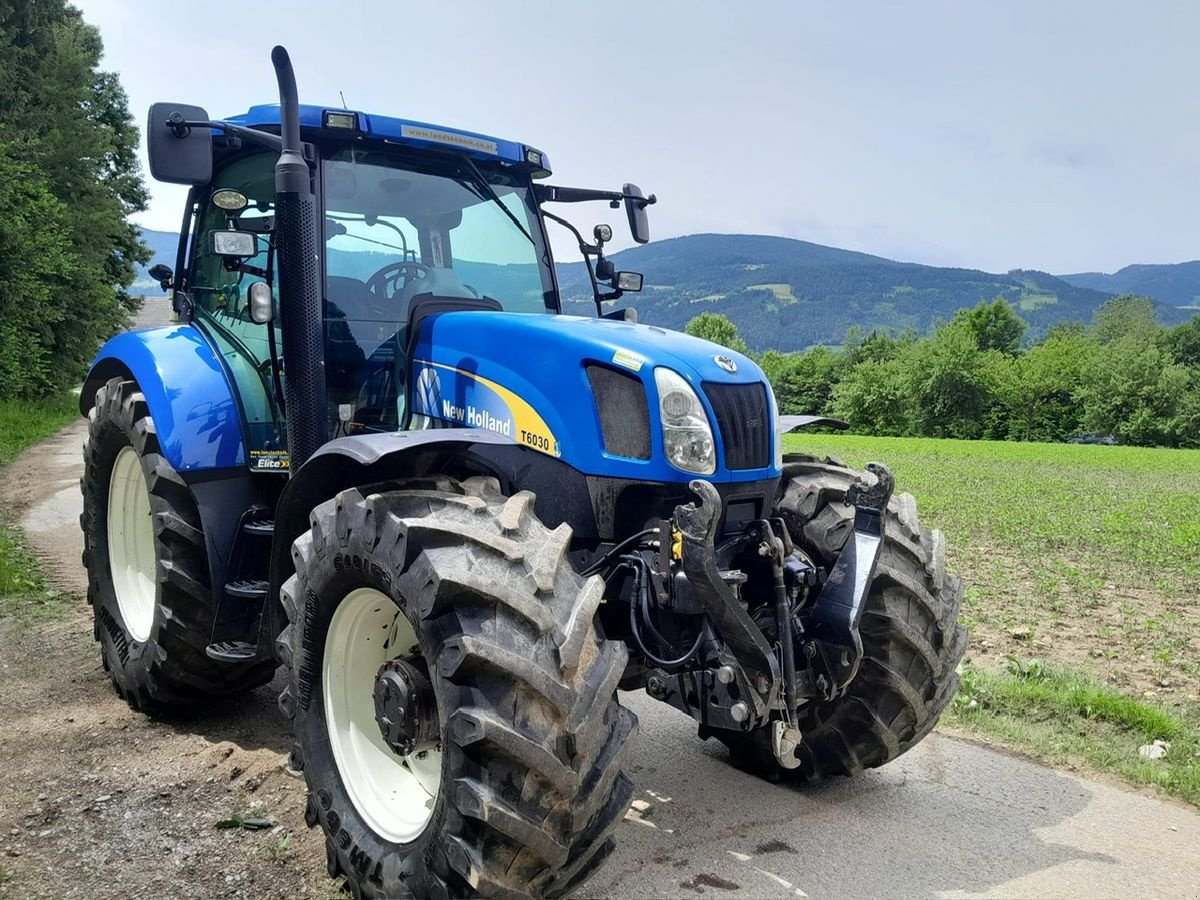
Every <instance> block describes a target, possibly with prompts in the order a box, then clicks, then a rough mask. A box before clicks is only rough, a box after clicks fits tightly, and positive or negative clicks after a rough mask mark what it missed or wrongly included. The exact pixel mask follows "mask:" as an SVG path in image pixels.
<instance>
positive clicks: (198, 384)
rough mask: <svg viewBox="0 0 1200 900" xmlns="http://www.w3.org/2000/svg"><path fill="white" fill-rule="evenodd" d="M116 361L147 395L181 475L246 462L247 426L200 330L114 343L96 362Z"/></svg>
mask: <svg viewBox="0 0 1200 900" xmlns="http://www.w3.org/2000/svg"><path fill="white" fill-rule="evenodd" d="M105 360H115V361H117V362H120V363H121V364H122V365H124V366H125V368H127V369H128V370H129V372H130V374H132V375H133V379H134V381H136V382H137V385H138V388H139V389H140V390H141V392H142V394H143V395H144V396H145V397H146V404H147V406H149V407H150V416H151V418H153V419H154V428H155V430H156V431H157V432H158V442H159V446H160V447H161V448H162V452H163V455H164V456H166V458H167V462H169V463H170V464H171V466H172V467H173V468H174V469H175V471H177V472H187V471H192V470H197V469H220V468H227V467H230V466H240V465H245V463H246V451H245V448H244V447H243V445H242V424H241V416H240V414H239V411H238V405H237V402H236V401H235V399H234V396H233V391H232V390H231V389H230V386H229V380H228V378H227V376H226V374H225V369H224V367H223V366H222V365H221V362H220V360H219V359H218V358H217V354H216V353H215V352H214V351H213V348H212V347H211V346H210V345H209V343H208V341H207V340H205V338H204V335H202V334H201V333H200V330H199V329H198V328H195V327H194V326H192V325H172V326H168V327H166V328H153V329H149V330H145V331H130V332H126V333H125V334H119V335H117V336H116V337H114V338H112V339H110V340H109V341H108V342H107V343H105V345H104V346H103V347H101V348H100V353H99V354H98V355H97V356H96V359H95V360H94V361H93V362H92V368H93V369H94V368H95V367H96V366H97V365H99V364H101V363H103V362H104V361H105Z"/></svg>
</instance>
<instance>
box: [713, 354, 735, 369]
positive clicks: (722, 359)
mask: <svg viewBox="0 0 1200 900" xmlns="http://www.w3.org/2000/svg"><path fill="white" fill-rule="evenodd" d="M713 362H715V363H716V364H717V365H718V366H720V367H721V368H722V369H724V370H725V371H726V372H730V373H732V372H736V371H737V363H735V362H734V361H733V360H732V359H730V358H729V357H728V356H714V357H713Z"/></svg>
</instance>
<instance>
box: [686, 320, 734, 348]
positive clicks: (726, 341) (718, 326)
mask: <svg viewBox="0 0 1200 900" xmlns="http://www.w3.org/2000/svg"><path fill="white" fill-rule="evenodd" d="M684 330H685V331H686V332H687V333H688V334H690V335H691V336H692V337H698V338H703V339H704V340H706V341H712V342H713V343H714V344H720V345H721V346H722V347H728V348H729V349H730V350H736V351H737V352H738V353H745V352H746V342H745V341H743V340H742V339H741V338H740V337H738V330H737V326H736V325H734V324H733V323H732V322H731V321H729V319H728V318H726V317H725V316H723V315H721V314H720V313H713V312H702V313H700V315H698V316H696V318H694V319H692V321H690V322H688V323H687V328H685V329H684Z"/></svg>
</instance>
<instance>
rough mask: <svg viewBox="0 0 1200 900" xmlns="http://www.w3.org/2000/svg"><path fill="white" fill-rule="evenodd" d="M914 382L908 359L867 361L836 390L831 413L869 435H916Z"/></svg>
mask: <svg viewBox="0 0 1200 900" xmlns="http://www.w3.org/2000/svg"><path fill="white" fill-rule="evenodd" d="M912 407H913V400H912V379H911V378H910V377H909V372H908V370H907V368H906V367H905V364H904V360H903V359H901V358H898V357H894V358H892V359H886V360H875V359H866V360H863V361H862V362H860V363H858V365H856V366H854V367H853V368H851V369H850V370H849V371H848V372H847V373H846V375H845V377H843V378H842V380H841V381H839V382H838V383H837V384H836V385H835V386H834V388H833V398H832V400H831V402H830V405H829V409H830V413H831V414H832V415H834V416H836V417H837V418H839V419H844V420H845V421H847V422H849V423H850V424H851V425H852V426H853V427H854V429H855V430H856V431H862V432H867V433H869V434H884V435H905V434H911V433H912Z"/></svg>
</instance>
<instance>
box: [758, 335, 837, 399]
mask: <svg viewBox="0 0 1200 900" xmlns="http://www.w3.org/2000/svg"><path fill="white" fill-rule="evenodd" d="M840 360H841V358H840V356H839V355H838V354H835V353H833V352H832V351H830V350H829V348H827V347H823V346H818V347H813V348H812V349H810V350H806V351H804V352H803V353H779V352H778V351H775V350H768V351H767V352H766V353H764V354H762V355H761V356H760V357H758V358H757V360H756V361H757V362H758V364H759V366H761V367H762V370H763V373H764V374H765V375H766V376H767V380H768V381H770V382H771V388H772V389H773V390H774V391H775V399H776V400H777V401H778V403H779V411H780V412H783V413H801V414H803V413H814V414H816V413H822V412H824V411H825V409H826V407H827V406H828V405H829V400H830V397H831V396H832V394H833V387H834V385H835V384H836V383H837V381H838V378H839V376H840V374H841V365H840Z"/></svg>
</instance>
